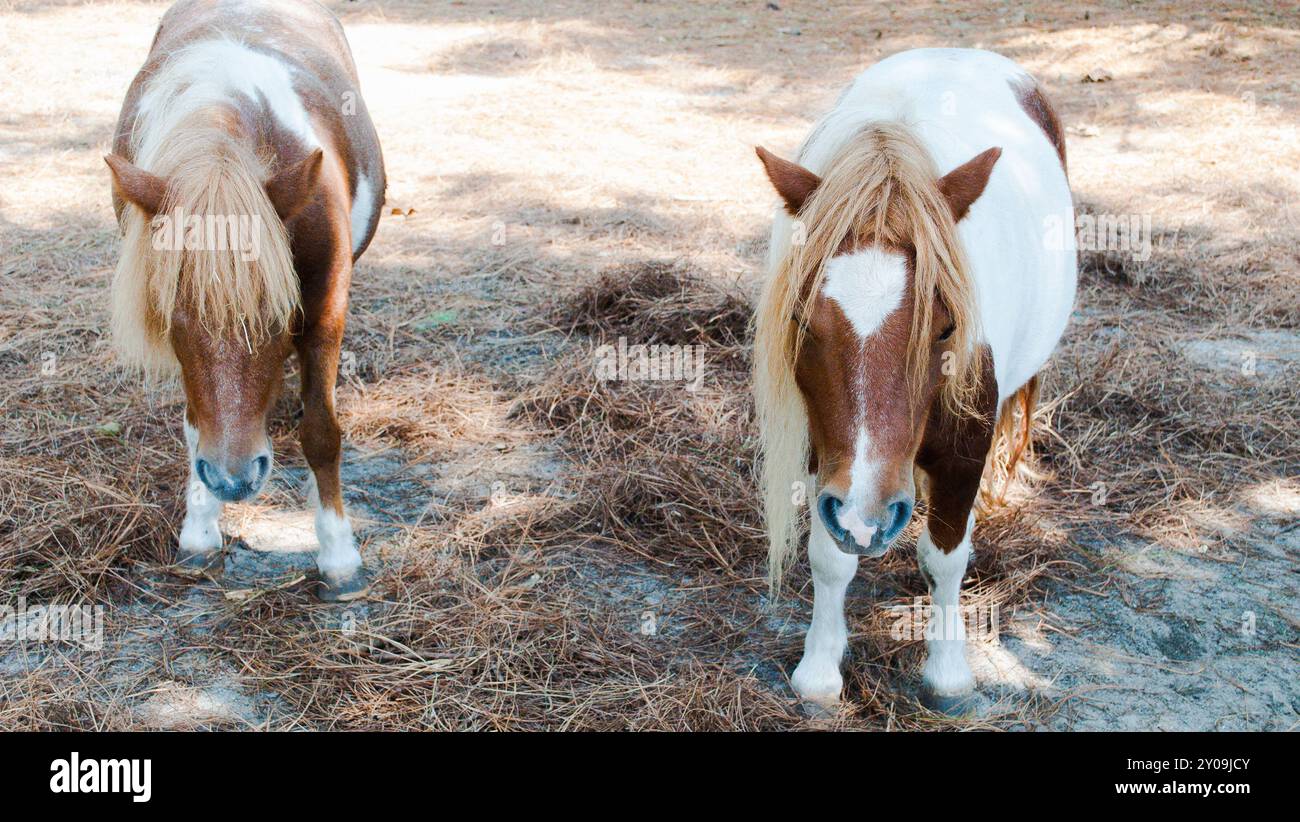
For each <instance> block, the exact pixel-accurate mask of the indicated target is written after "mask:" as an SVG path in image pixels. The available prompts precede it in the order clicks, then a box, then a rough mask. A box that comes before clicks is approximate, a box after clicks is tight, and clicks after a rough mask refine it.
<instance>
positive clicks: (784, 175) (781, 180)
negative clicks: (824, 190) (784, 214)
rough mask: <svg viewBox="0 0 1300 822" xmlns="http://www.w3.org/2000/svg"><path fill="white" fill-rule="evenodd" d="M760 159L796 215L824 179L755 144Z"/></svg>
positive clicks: (778, 191) (787, 206)
mask: <svg viewBox="0 0 1300 822" xmlns="http://www.w3.org/2000/svg"><path fill="white" fill-rule="evenodd" d="M754 151H755V152H757V154H758V159H760V160H762V161H763V168H764V170H766V171H767V179H769V180H771V181H772V186H773V187H774V188H775V189H776V193H777V194H780V195H781V199H782V200H785V210H786V211H788V212H790V214H791V215H792V216H793V215H796V214H798V213H799V209H801V208H803V204H804V202H805V201H806V200H807V199H808V197H809V196H810V195H811V194H812V193H813V191H814V190H816V188H817V186H818V185H819V184H820V183H821V181H822V179H821V178H820V177H818V176H817V175H816V174H813V173H812V172H811V171H809V170H808V169H806V168H804V167H803V166H801V165H798V164H797V163H792V162H790V161H789V160H782V159H781V158H780V157H778V156H776V155H775V154H773V153H772V152H770V151H768V150H767V149H765V148H763V147H762V146H755V147H754Z"/></svg>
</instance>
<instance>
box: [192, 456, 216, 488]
mask: <svg viewBox="0 0 1300 822" xmlns="http://www.w3.org/2000/svg"><path fill="white" fill-rule="evenodd" d="M194 470H195V472H196V473H198V475H199V480H200V481H202V482H203V484H204V485H206V486H208V487H209V488H211V487H213V484H214V483H213V480H214V479H215V477H213V475H212V466H211V465H208V461H207V460H196V461H195V463H194Z"/></svg>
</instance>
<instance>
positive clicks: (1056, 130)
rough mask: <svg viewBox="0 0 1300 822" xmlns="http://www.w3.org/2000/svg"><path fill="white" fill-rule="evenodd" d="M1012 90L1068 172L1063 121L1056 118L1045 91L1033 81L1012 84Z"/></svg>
mask: <svg viewBox="0 0 1300 822" xmlns="http://www.w3.org/2000/svg"><path fill="white" fill-rule="evenodd" d="M1011 90H1012V91H1014V92H1015V94H1016V99H1017V100H1019V101H1020V107H1021V108H1022V109H1024V110H1025V114H1027V115H1029V119H1031V120H1033V121H1034V122H1035V123H1037V124H1038V127H1039V128H1041V129H1042V130H1043V133H1044V134H1046V135H1047V139H1048V140H1049V141H1050V142H1051V143H1052V147H1053V148H1055V149H1056V156H1058V157H1060V158H1061V168H1062V170H1065V171H1067V172H1068V169H1067V168H1066V164H1065V132H1064V131H1063V130H1062V129H1061V121H1060V119H1058V118H1057V116H1056V110H1055V109H1053V108H1052V104H1051V103H1049V102H1047V96H1046V95H1045V94H1043V90H1042V89H1041V88H1039V87H1038V84H1037V83H1035V82H1034V81H1033V80H1032V79H1029V80H1025V81H1023V82H1020V83H1011Z"/></svg>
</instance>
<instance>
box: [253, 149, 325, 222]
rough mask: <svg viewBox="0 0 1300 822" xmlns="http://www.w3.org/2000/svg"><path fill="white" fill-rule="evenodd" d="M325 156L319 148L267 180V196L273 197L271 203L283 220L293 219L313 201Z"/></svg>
mask: <svg viewBox="0 0 1300 822" xmlns="http://www.w3.org/2000/svg"><path fill="white" fill-rule="evenodd" d="M324 156H325V153H324V152H323V151H321V150H320V149H319V148H318V149H316V150H315V151H313V152H312V153H311V154H308V155H307V156H306V157H304V158H303V159H301V160H299V161H298V162H296V163H294V164H293V165H291V166H289V167H288V168H286V169H284V170H283V171H281V172H280V173H279V174H277V175H275V176H274V177H272V178H271V179H269V180H267V181H266V196H268V197H270V198H271V205H273V206H275V213H276V214H279V215H280V220H281V221H282V222H288V221H289V220H291V219H293V217H294V215H296V214H297V213H298V212H299V211H302V209H303V207H304V206H306V205H307V204H308V203H310V202H311V198H312V195H313V194H315V193H316V181H317V180H318V179H320V166H321V158H322V157H324Z"/></svg>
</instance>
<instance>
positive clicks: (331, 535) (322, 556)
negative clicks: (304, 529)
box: [307, 474, 361, 585]
mask: <svg viewBox="0 0 1300 822" xmlns="http://www.w3.org/2000/svg"><path fill="white" fill-rule="evenodd" d="M308 482H309V486H308V490H307V499H308V502H309V504H310V505H311V506H312V507H313V508H315V509H316V539H317V541H318V542H319V543H320V551H319V552H318V553H317V554H316V567H317V568H319V569H320V573H321V576H322V577H324V578H325V579H326V580H327V581H328V582H329V583H330V584H331V585H334V584H337V583H340V582H343V581H345V580H348V579H351V578H352V576H353V575H354V574H356V572H357V569H359V568H360V567H361V552H360V551H358V550H357V544H356V541H355V540H354V539H353V538H352V523H351V522H350V521H348V515H347V513H346V512H344V513H343V514H342V515H340V514H339V513H337V512H335V511H334V510H333V509H332V508H322V507H321V504H320V494H319V493H317V490H316V477H315V475H314V474H313V475H312V477H311V479H310V480H309V481H308Z"/></svg>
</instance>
